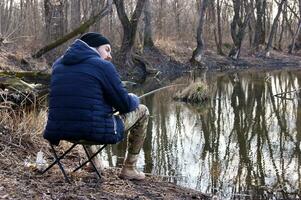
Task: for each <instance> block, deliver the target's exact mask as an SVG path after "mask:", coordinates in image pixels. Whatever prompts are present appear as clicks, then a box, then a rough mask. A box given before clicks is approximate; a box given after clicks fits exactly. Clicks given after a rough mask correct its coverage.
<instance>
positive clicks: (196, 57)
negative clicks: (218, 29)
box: [190, 0, 208, 65]
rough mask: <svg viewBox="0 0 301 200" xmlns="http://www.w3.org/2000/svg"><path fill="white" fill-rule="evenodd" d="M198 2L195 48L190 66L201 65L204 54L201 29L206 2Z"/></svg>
mask: <svg viewBox="0 0 301 200" xmlns="http://www.w3.org/2000/svg"><path fill="white" fill-rule="evenodd" d="M199 1H200V9H199V22H198V28H197V47H196V49H195V50H194V51H193V53H192V58H191V59H190V62H191V63H192V64H197V65H198V64H201V60H202V57H203V54H204V40H203V27H204V19H205V13H206V8H207V5H208V0H199Z"/></svg>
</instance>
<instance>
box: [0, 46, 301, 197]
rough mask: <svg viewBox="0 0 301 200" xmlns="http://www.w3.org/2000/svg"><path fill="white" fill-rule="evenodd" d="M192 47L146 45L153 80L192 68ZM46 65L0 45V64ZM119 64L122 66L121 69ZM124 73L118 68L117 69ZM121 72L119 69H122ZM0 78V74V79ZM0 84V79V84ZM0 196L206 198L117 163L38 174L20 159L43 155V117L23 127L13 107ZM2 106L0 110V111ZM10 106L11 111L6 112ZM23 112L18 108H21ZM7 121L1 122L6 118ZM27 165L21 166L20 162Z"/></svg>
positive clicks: (1, 158)
mask: <svg viewBox="0 0 301 200" xmlns="http://www.w3.org/2000/svg"><path fill="white" fill-rule="evenodd" d="M191 52H192V50H191V49H189V48H187V47H185V46H183V48H176V49H175V48H171V47H167V46H160V47H159V48H155V49H151V50H146V51H145V52H144V53H143V54H142V55H143V56H144V57H145V59H147V60H148V61H149V62H150V63H151V65H152V66H153V67H154V68H155V69H157V70H158V71H160V72H159V73H156V74H155V75H154V77H155V80H157V81H158V82H161V83H162V82H167V81H169V80H172V79H174V78H175V77H179V76H181V75H183V74H185V73H186V72H189V71H191V70H192V69H194V68H193V67H191V66H190V65H189V63H188V62H187V60H188V59H189V55H191ZM204 63H205V65H206V66H207V69H208V70H211V69H214V70H217V71H224V70H230V71H232V70H240V69H249V68H256V69H263V68H271V69H275V68H276V69H279V68H283V67H284V68H285V67H294V68H298V67H301V57H300V55H287V54H284V53H279V52H276V51H273V52H272V53H271V56H270V57H269V58H266V57H261V56H255V55H254V56H252V55H251V56H245V55H243V56H242V57H241V59H240V60H239V61H233V60H231V59H229V58H227V57H222V56H217V55H216V54H215V53H213V52H210V51H207V52H206V54H205V61H204ZM49 69H50V67H49V66H48V65H47V64H46V62H45V60H43V59H41V60H33V59H30V58H28V57H27V56H26V52H21V51H11V50H9V49H6V48H1V49H0V70H15V71H20V70H23V71H24V70H25V71H28V70H40V71H41V70H42V71H46V72H49V71H50V70H49ZM123 70H125V69H123ZM123 73H124V72H123ZM124 74H125V73H124ZM0 81H1V79H0ZM0 86H1V84H0ZM0 112H1V113H0V180H1V183H0V199H208V198H209V196H206V195H204V194H202V193H201V192H198V191H195V190H192V189H188V188H183V187H180V186H176V185H175V184H172V183H168V182H166V181H165V180H164V178H162V177H156V176H150V175H148V176H147V178H146V180H145V181H128V180H122V179H120V178H118V173H119V171H120V169H118V168H108V169H106V170H105V171H104V174H103V178H102V179H101V180H98V179H96V176H95V174H94V173H91V172H88V171H86V170H81V171H79V172H76V173H73V174H72V178H71V180H72V184H71V185H69V184H67V183H65V182H64V178H63V176H62V174H61V172H60V170H59V168H57V167H55V168H54V169H52V170H51V171H49V172H47V174H45V175H41V174H40V173H39V172H38V171H37V170H36V169H35V168H34V167H28V165H26V164H25V162H27V161H28V162H34V159H35V156H36V153H37V152H38V151H39V150H40V149H43V151H44V152H45V153H46V155H47V158H48V157H50V153H49V148H48V145H47V143H46V141H44V140H43V139H42V135H41V134H42V133H41V132H42V130H43V126H44V123H45V118H44V117H39V119H40V121H39V123H41V124H39V127H40V128H37V125H36V122H35V123H33V124H32V127H31V128H28V127H27V125H26V123H29V122H30V121H31V117H30V116H28V115H27V116H26V117H23V118H22V117H21V118H20V119H19V121H15V122H11V120H10V117H11V116H12V113H13V115H18V114H17V113H16V111H7V110H5V111H4V110H1V109H0ZM3 112H5V114H6V115H5V116H6V118H5V117H4V115H3ZM10 112H11V113H10ZM23 115H24V113H23ZM8 122H9V123H12V124H6V123H8ZM76 157H77V154H72V155H71V156H69V157H68V159H67V161H65V165H66V166H67V168H68V169H71V166H72V167H74V164H75V163H77V162H78V160H76V159H77V158H76ZM26 166H27V167H26Z"/></svg>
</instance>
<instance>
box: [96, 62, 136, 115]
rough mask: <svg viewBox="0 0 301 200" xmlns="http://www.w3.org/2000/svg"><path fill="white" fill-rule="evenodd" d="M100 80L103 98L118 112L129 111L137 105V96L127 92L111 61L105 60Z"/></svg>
mask: <svg viewBox="0 0 301 200" xmlns="http://www.w3.org/2000/svg"><path fill="white" fill-rule="evenodd" d="M102 82H103V89H104V95H105V99H106V100H107V102H108V103H109V104H111V106H112V107H114V108H115V109H116V110H117V111H119V112H120V114H123V113H128V112H131V111H133V110H135V109H136V108H137V107H138V106H139V103H140V100H139V98H138V97H137V96H136V95H134V94H129V93H128V91H127V90H126V89H125V87H124V86H123V84H122V82H121V79H120V76H119V74H118V72H117V71H116V69H115V67H114V65H113V64H112V63H109V62H105V65H104V77H103V80H102Z"/></svg>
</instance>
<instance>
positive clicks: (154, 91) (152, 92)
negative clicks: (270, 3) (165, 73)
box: [138, 83, 186, 99]
mask: <svg viewBox="0 0 301 200" xmlns="http://www.w3.org/2000/svg"><path fill="white" fill-rule="evenodd" d="M182 85H186V84H183V83H182V84H174V85H168V86H165V87H161V88H158V89H155V90H152V91H150V92H148V93H145V94H143V95H141V96H139V97H138V98H139V99H141V98H144V97H146V96H149V95H151V94H154V93H156V92H159V91H161V90H165V89H168V88H171V87H175V86H182Z"/></svg>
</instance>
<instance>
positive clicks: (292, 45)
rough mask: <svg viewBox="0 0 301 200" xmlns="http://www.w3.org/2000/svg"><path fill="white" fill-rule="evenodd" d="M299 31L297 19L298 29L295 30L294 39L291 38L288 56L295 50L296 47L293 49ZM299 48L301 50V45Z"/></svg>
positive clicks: (300, 22)
mask: <svg viewBox="0 0 301 200" xmlns="http://www.w3.org/2000/svg"><path fill="white" fill-rule="evenodd" d="M300 29H301V19H299V24H298V28H297V30H296V33H295V35H294V37H293V40H292V44H291V45H290V47H289V51H288V53H289V54H292V53H293V52H294V50H295V48H296V47H295V46H296V40H297V37H298V35H299V34H300V32H301V31H300ZM300 44H301V43H300ZM299 48H301V45H300V47H299Z"/></svg>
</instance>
